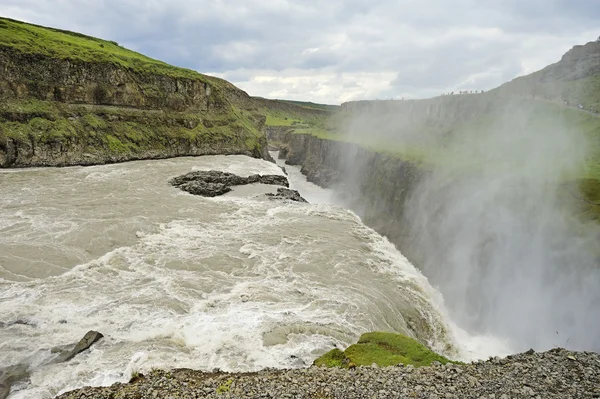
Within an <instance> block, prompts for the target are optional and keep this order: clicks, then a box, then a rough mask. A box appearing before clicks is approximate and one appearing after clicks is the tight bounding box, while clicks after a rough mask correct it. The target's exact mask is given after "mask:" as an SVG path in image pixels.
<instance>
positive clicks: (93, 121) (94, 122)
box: [81, 114, 107, 129]
mask: <svg viewBox="0 0 600 399" xmlns="http://www.w3.org/2000/svg"><path fill="white" fill-rule="evenodd" d="M81 121H82V122H83V123H84V124H85V125H86V126H88V127H90V128H92V129H106V126H107V124H106V121H105V120H104V119H102V118H100V117H99V116H97V115H94V114H85V115H83V116H82V117H81Z"/></svg>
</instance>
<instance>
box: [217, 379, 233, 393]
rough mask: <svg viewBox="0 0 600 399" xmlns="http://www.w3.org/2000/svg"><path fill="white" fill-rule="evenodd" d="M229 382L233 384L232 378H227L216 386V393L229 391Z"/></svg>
mask: <svg viewBox="0 0 600 399" xmlns="http://www.w3.org/2000/svg"><path fill="white" fill-rule="evenodd" d="M231 384H233V380H232V379H229V380H227V381H226V382H225V383H223V384H221V385H219V386H218V388H217V393H218V394H222V393H226V392H229V390H230V389H231Z"/></svg>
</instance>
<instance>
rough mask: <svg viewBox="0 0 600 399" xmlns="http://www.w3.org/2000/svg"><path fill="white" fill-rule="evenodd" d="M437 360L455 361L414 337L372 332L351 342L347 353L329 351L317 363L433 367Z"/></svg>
mask: <svg viewBox="0 0 600 399" xmlns="http://www.w3.org/2000/svg"><path fill="white" fill-rule="evenodd" d="M435 361H437V362H440V363H442V364H446V363H449V362H452V361H451V360H449V359H447V358H445V357H444V356H441V355H438V354H437V353H435V352H433V351H432V350H431V349H429V348H427V347H426V346H425V345H423V344H422V343H420V342H419V341H417V340H415V339H414V338H410V337H407V336H405V335H402V334H394V333H389V332H371V333H366V334H363V335H361V337H360V339H359V340H358V342H357V343H356V344H354V345H350V346H349V347H348V348H347V349H346V350H345V351H343V352H342V351H341V350H339V349H337V348H336V349H333V350H331V351H329V352H327V353H325V354H324V355H323V356H321V357H320V358H318V359H317V360H315V362H314V365H315V366H326V367H344V368H348V367H351V366H353V365H355V366H370V365H372V364H373V363H375V364H377V365H378V366H381V367H385V366H394V365H397V364H405V365H409V364H411V365H413V366H415V367H421V366H429V365H431V363H433V362H435ZM452 363H454V362H452Z"/></svg>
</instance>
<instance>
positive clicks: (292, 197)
mask: <svg viewBox="0 0 600 399" xmlns="http://www.w3.org/2000/svg"><path fill="white" fill-rule="evenodd" d="M265 195H266V196H267V197H269V198H270V199H273V200H278V199H281V200H289V201H296V202H306V203H308V201H307V200H305V199H304V198H302V196H301V195H300V193H299V192H298V191H297V190H290V189H289V188H281V187H280V188H278V189H277V194H273V193H267V194H265Z"/></svg>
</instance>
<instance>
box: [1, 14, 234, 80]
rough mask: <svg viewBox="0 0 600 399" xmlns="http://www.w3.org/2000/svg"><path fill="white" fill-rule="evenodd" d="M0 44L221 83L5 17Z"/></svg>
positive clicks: (102, 43)
mask: <svg viewBox="0 0 600 399" xmlns="http://www.w3.org/2000/svg"><path fill="white" fill-rule="evenodd" d="M0 47H7V48H12V49H15V50H17V51H19V52H21V53H26V54H40V55H45V56H49V57H54V58H60V59H71V60H80V61H85V62H91V63H111V64H114V65H118V66H120V67H122V68H125V69H129V70H133V71H136V72H141V73H150V74H158V75H166V76H171V77H178V78H189V79H196V80H201V81H205V82H208V81H211V82H212V83H222V82H224V81H221V80H220V79H216V78H215V79H212V78H209V77H207V76H204V75H202V74H200V73H198V72H195V71H192V70H190V69H185V68H178V67H175V66H172V65H169V64H167V63H165V62H162V61H158V60H155V59H152V58H150V57H146V56H145V55H142V54H140V53H137V52H135V51H131V50H128V49H126V48H124V47H121V46H119V45H118V44H117V43H115V42H113V41H108V40H102V39H98V38H95V37H91V36H86V35H83V34H80V33H76V32H69V31H65V30H61V29H54V28H47V27H43V26H38V25H33V24H28V23H25V22H20V21H15V20H12V19H8V18H0Z"/></svg>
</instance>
